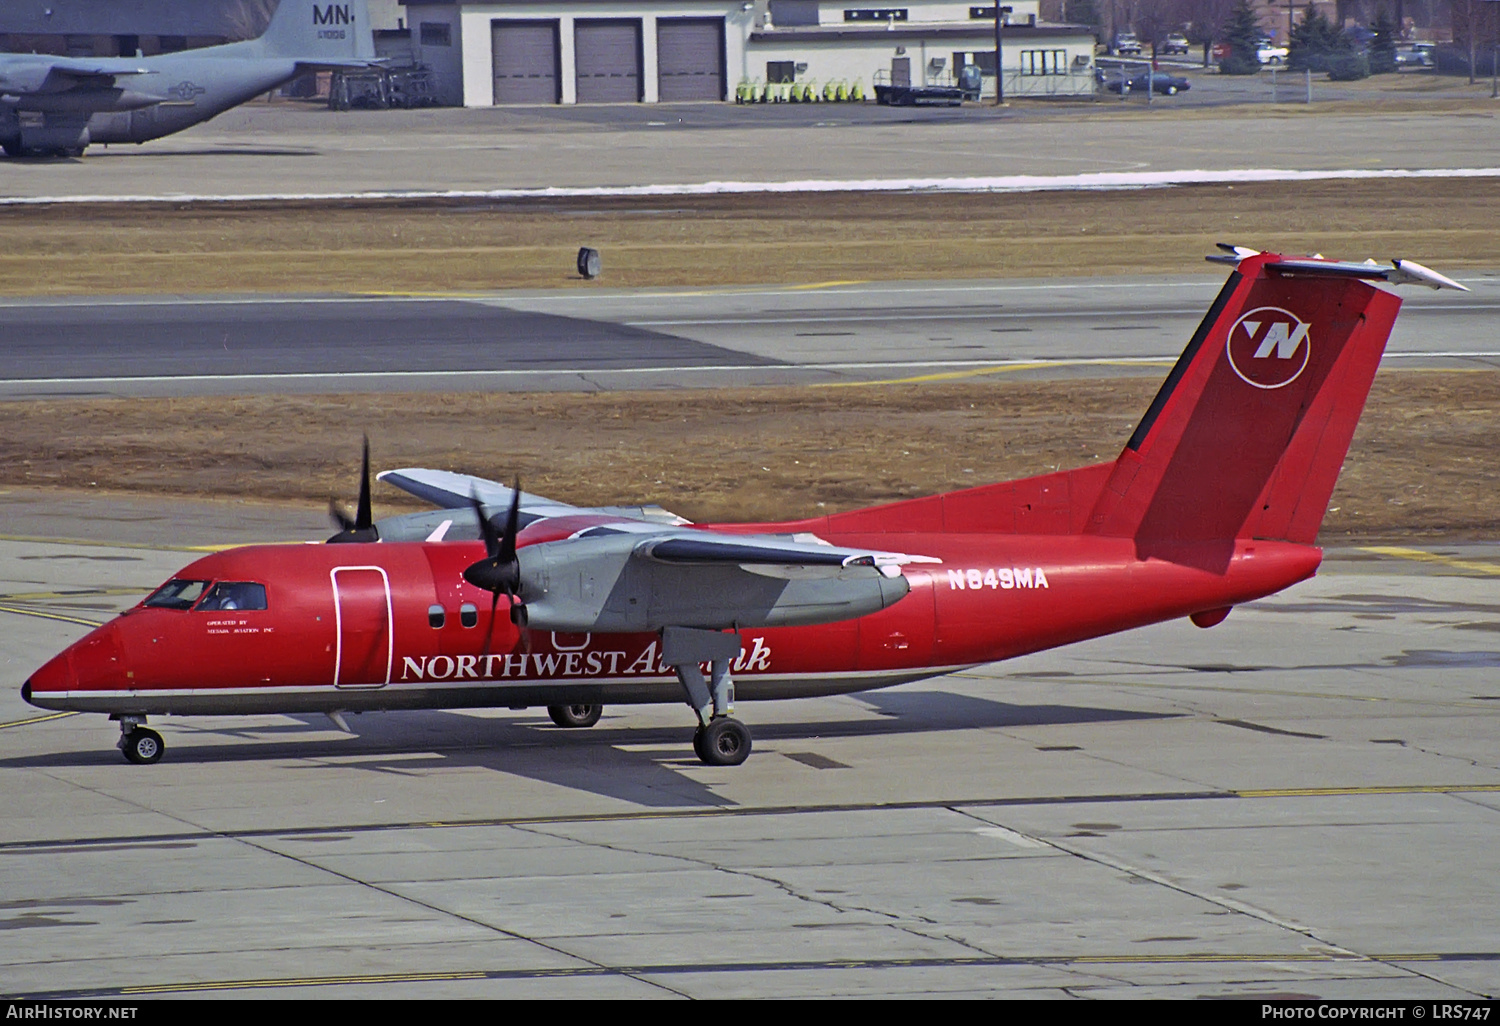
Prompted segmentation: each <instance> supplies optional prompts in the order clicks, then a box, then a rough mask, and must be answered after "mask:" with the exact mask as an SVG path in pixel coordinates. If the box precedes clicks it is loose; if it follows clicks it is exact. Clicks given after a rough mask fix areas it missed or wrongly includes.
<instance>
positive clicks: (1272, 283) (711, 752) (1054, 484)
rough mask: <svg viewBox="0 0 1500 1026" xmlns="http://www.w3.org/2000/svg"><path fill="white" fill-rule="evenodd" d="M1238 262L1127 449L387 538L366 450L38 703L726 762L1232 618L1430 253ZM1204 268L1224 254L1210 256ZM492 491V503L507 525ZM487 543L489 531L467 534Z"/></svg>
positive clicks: (129, 729)
mask: <svg viewBox="0 0 1500 1026" xmlns="http://www.w3.org/2000/svg"><path fill="white" fill-rule="evenodd" d="M1224 248H1225V249H1226V251H1227V252H1226V255H1224V256H1223V257H1222V258H1220V259H1222V260H1223V261H1225V262H1227V263H1230V264H1233V265H1234V267H1235V270H1234V271H1233V273H1231V274H1230V276H1229V280H1228V282H1227V283H1226V284H1225V285H1224V288H1223V290H1222V291H1221V292H1220V293H1219V296H1218V298H1217V299H1215V300H1214V303H1213V306H1212V307H1211V308H1210V310H1209V311H1208V314H1207V316H1206V317H1205V318H1204V320H1203V323H1202V324H1201V325H1200V326H1199V328H1198V330H1197V332H1196V333H1195V334H1194V335H1193V338H1192V340H1191V341H1190V342H1189V343H1188V346H1187V349H1186V350H1185V351H1184V352H1183V354H1182V357H1181V358H1180V359H1179V360H1178V361H1177V364H1176V366H1174V367H1173V368H1172V371H1171V373H1169V374H1168V375H1167V379H1166V382H1165V384H1163V385H1162V387H1161V390H1160V392H1159V393H1158V394H1157V396H1156V398H1155V400H1154V401H1153V402H1152V403H1151V406H1150V407H1149V409H1147V411H1146V414H1145V416H1144V418H1143V419H1142V420H1141V422H1140V424H1139V426H1138V427H1137V428H1136V429H1135V432H1134V433H1133V434H1132V435H1131V436H1130V440H1129V441H1128V442H1126V444H1125V448H1124V451H1123V452H1122V453H1121V454H1120V456H1119V458H1118V459H1115V460H1113V461H1111V462H1108V463H1100V464H1096V465H1093V466H1087V467H1082V468H1080V469H1077V470H1067V471H1062V472H1059V473H1052V474H1044V475H1042V476H1040V477H1031V478H1025V479H1022V480H1017V481H1007V482H1004V483H1001V484H991V485H984V486H981V487H978V488H970V489H966V490H964V491H957V492H949V493H946V494H943V495H935V496H932V497H930V498H924V499H914V500H909V501H904V502H896V503H893V504H890V505H885V506H877V507H873V508H870V509H862V510H856V511H853V512H849V513H836V514H831V515H828V516H819V517H815V518H810V519H805V520H795V521H787V522H783V523H768V524H700V525H693V524H689V523H687V522H686V521H684V520H682V519H681V518H680V517H675V516H673V515H672V514H670V513H667V512H666V511H664V510H661V509H658V508H655V507H617V508H595V509H585V508H580V507H576V506H569V505H567V504H564V503H559V502H552V501H549V500H546V499H543V498H541V497H539V496H534V495H529V494H526V493H524V492H522V491H521V490H520V488H519V484H518V485H517V486H516V487H515V488H506V487H504V486H503V485H497V484H494V483H492V482H488V481H481V480H479V479H477V478H472V477H467V476H464V475H460V474H450V473H446V472H442V471H434V470H420V469H408V470H398V471H392V472H387V473H386V474H384V475H382V477H383V478H384V480H386V481H387V482H389V483H391V484H394V485H397V486H399V487H402V488H405V489H406V490H407V491H410V492H412V493H413V494H416V495H419V496H422V497H423V498H425V499H428V500H430V501H433V502H435V503H436V504H437V505H439V506H442V507H444V508H443V509H441V510H438V511H436V512H428V513H419V514H413V515H410V516H406V517H394V518H390V519H388V520H382V521H379V522H376V521H375V520H374V519H373V516H372V513H371V506H370V480H369V460H368V447H367V449H366V458H365V465H364V472H363V475H362V481H361V494H360V501H359V507H358V510H357V512H356V514H355V515H354V516H353V517H351V516H349V515H348V514H347V513H345V512H343V511H342V510H339V509H337V508H336V507H335V508H334V509H333V514H334V518H335V520H337V521H338V523H339V524H340V526H341V528H342V530H341V531H340V532H339V533H338V534H336V535H334V536H333V537H332V538H330V539H329V541H331V542H340V543H342V544H337V545H309V544H302V545H259V546H247V547H244V548H236V549H230V550H228V551H224V552H220V553H217V554H215V555H211V556H208V557H206V558H203V559H200V560H198V561H197V562H195V563H192V564H190V565H189V566H187V567H185V568H184V569H183V570H182V571H181V572H180V573H179V574H178V575H177V576H175V577H173V578H172V579H171V580H170V581H168V582H167V583H166V584H164V585H162V586H161V587H160V588H159V589H157V590H156V591H155V592H153V593H152V594H151V595H150V596H149V597H147V598H146V599H145V600H144V601H143V602H142V603H141V604H140V605H138V606H136V607H135V608H134V609H131V610H128V611H127V612H126V613H124V614H123V615H121V616H120V617H118V618H117V619H115V620H114V621H112V622H110V623H108V624H106V625H104V626H102V627H100V628H98V629H97V630H95V631H94V632H93V633H91V634H89V635H88V636H87V637H85V638H83V639H82V640H80V641H78V642H77V643H75V644H74V645H72V646H71V647H69V648H68V649H67V650H66V651H64V652H63V653H62V654H61V655H59V656H57V657H56V658H55V659H53V660H52V661H50V662H49V663H47V664H46V665H45V666H43V667H42V668H41V669H40V670H38V671H37V672H36V673H35V674H33V675H32V677H31V679H30V680H28V681H27V682H26V683H25V685H24V687H23V688H22V695H23V696H24V697H25V698H26V700H27V701H29V702H31V703H32V704H34V705H37V706H41V707H42V708H44V709H72V710H81V711H86V712H99V713H107V714H109V716H110V717H111V718H112V719H116V720H118V721H119V722H120V728H121V741H120V747H121V748H122V750H123V751H124V753H125V757H126V758H127V759H129V760H130V761H131V762H137V763H149V762H155V761H156V760H157V759H159V758H161V755H162V750H163V745H162V739H161V737H160V735H158V734H157V733H156V732H155V731H152V730H150V729H148V728H147V727H146V726H145V722H146V717H147V716H148V715H153V714H156V715H165V714H180V715H209V714H245V713H307V712H323V713H326V714H328V715H329V716H330V718H332V719H333V720H334V722H335V723H341V722H342V714H343V713H344V712H347V711H359V710H366V709H417V708H457V707H464V706H470V707H474V706H500V707H505V706H510V707H522V706H531V705H544V706H547V707H548V711H549V713H550V714H551V716H552V718H553V720H554V721H555V722H557V723H558V724H559V725H560V726H573V727H583V726H590V725H592V724H593V723H594V722H596V721H597V720H598V718H599V714H600V710H601V708H602V706H603V704H604V703H644V702H669V701H675V700H682V699H685V700H686V701H687V704H688V706H689V708H690V709H691V710H692V712H693V715H694V717H695V718H696V720H697V730H696V733H695V734H694V749H695V751H696V752H697V754H698V756H699V758H700V759H702V761H703V762H705V763H708V764H711V765H733V764H738V763H740V762H742V761H744V759H745V757H746V755H748V754H749V751H750V744H751V738H750V732H749V730H748V729H747V728H746V727H745V726H744V724H742V723H741V722H740V721H738V720H736V719H734V718H733V717H732V716H731V715H730V713H731V712H732V711H733V703H734V700H735V698H736V692H738V697H739V698H742V699H759V698H765V699H777V698H798V697H807V696H814V695H829V694H837V693H841V692H851V691H863V690H866V689H870V688H878V687H885V686H888V685H892V684H900V683H902V682H904V681H912V680H918V679H921V678H924V677H932V676H935V675H938V674H943V673H949V672H952V671H954V670H959V669H962V668H965V667H969V666H973V665H976V664H979V663H987V662H991V661H994V660H999V659H1008V658H1011V657H1013V656H1018V655H1022V654H1024V653H1028V652H1036V651H1039V650H1041V649H1046V648H1052V647H1054V646H1057V645H1065V644H1068V643H1070V642H1074V641H1081V640H1083V639H1085V638H1094V637H1099V636H1101V635H1105V634H1110V633H1113V632H1115V631H1122V630H1126V629H1129V628H1132V627H1140V626H1143V625H1145V624H1150V623H1157V622H1160V621H1163V620H1169V619H1173V618H1177V617H1188V618H1190V619H1191V620H1192V622H1193V623H1195V624H1197V625H1198V626H1200V627H1212V626H1213V625H1215V624H1217V623H1219V622H1220V621H1222V620H1223V619H1224V618H1225V616H1227V615H1228V614H1229V611H1230V609H1231V608H1232V607H1234V606H1235V605H1237V604H1239V603H1241V602H1249V601H1252V600H1254V599H1257V598H1261V597H1262V596H1265V595H1270V594H1272V593H1273V592H1276V591H1279V590H1281V589H1282V588H1285V587H1287V586H1289V585H1291V584H1295V583H1296V582H1298V581H1301V580H1304V579H1305V578H1307V577H1310V576H1312V574H1313V573H1314V572H1315V571H1316V569H1317V567H1318V563H1319V561H1320V559H1321V555H1322V553H1321V551H1320V550H1319V549H1317V548H1315V547H1314V545H1313V542H1314V540H1315V539H1316V537H1317V533H1318V527H1319V525H1320V524H1321V523H1322V520H1323V514H1324V511H1325V510H1326V509H1327V506H1328V499H1329V496H1330V494H1331V493H1332V491H1333V487H1334V481H1335V479H1336V478H1337V477H1338V473H1339V468H1340V466H1341V464H1342V463H1343V460H1344V455H1345V453H1346V452H1347V450H1348V447H1349V441H1350V438H1351V437H1352V436H1353V433H1354V428H1355V424H1356V423H1357V422H1358V420H1359V415H1360V411H1361V410H1362V409H1363V407H1364V403H1365V397H1366V395H1367V394H1368V392H1369V388H1370V383H1371V380H1372V379H1373V377H1374V375H1375V370H1376V368H1377V366H1378V365H1379V363H1380V358H1381V354H1382V352H1383V350H1384V348H1385V343H1386V339H1387V337H1388V336H1389V334H1390V331H1391V326H1392V324H1393V323H1394V322H1395V318H1396V311H1397V310H1398V309H1399V307H1400V300H1398V299H1397V298H1396V297H1395V296H1394V295H1393V294H1391V293H1389V292H1386V291H1384V290H1382V289H1379V288H1376V287H1374V286H1372V285H1370V284H1368V282H1369V281H1383V282H1385V283H1387V284H1391V285H1396V284H1409V283H1414V284H1420V285H1425V286H1428V287H1431V288H1457V289H1462V288H1463V286H1462V285H1459V284H1458V283H1457V282H1454V281H1451V280H1450V279H1448V278H1445V277H1443V276H1442V275H1439V274H1436V273H1435V272H1432V271H1429V270H1427V269H1426V268H1424V267H1422V266H1421V265H1419V264H1415V263H1410V262H1406V261H1396V262H1395V263H1394V264H1392V265H1390V266H1381V265H1376V264H1375V263H1373V262H1369V263H1363V264H1358V263H1342V262H1338V261H1333V260H1326V259H1324V258H1322V257H1316V256H1315V257H1285V256H1277V255H1273V254H1264V253H1257V252H1255V251H1254V250H1249V249H1237V248H1233V247H1224ZM1211 259H1213V258H1211ZM486 503H493V504H494V505H495V506H497V507H501V508H502V509H503V512H500V513H492V512H491V509H489V508H487V506H486ZM461 535H467V536H468V537H469V538H470V539H472V540H463V538H462V537H461Z"/></svg>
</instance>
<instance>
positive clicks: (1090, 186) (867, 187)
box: [0, 167, 1500, 206]
mask: <svg viewBox="0 0 1500 1026" xmlns="http://www.w3.org/2000/svg"><path fill="white" fill-rule="evenodd" d="M1497 177H1500V168H1494V167H1481V168H1419V169H1406V168H1359V169H1346V170H1345V169H1341V170H1289V169H1283V168H1232V169H1228V170H1221V171H1209V170H1205V169H1201V168H1192V169H1183V170H1180V171H1092V172H1085V173H1082V174H1072V175H991V176H975V177H966V178H960V177H949V178H844V179H839V178H815V179H803V180H798V181H785V182H745V181H717V182H695V183H684V184H671V185H623V186H555V185H554V186H546V187H540V188H538V187H533V188H518V189H431V190H427V189H411V190H395V191H390V190H369V191H366V192H326V193H316V192H301V193H261V194H255V193H243V194H233V193H218V194H216V193H171V194H162V195H155V196H152V195H113V194H100V195H93V196H89V195H81V196H6V197H3V198H0V205H8V206H43V205H49V204H70V203H111V204H114V203H119V204H134V203H164V202H165V203H254V202H279V203H287V202H306V201H324V202H326V201H329V200H376V199H383V200H404V201H411V200H440V199H463V200H500V199H517V200H525V199H558V198H574V197H577V198H602V197H632V196H720V195H757V194H765V193H829V192H932V193H944V192H959V193H963V192H975V193H977V192H1068V191H1077V190H1084V191H1093V190H1100V189H1146V188H1165V187H1170V186H1180V185H1213V184H1221V183H1241V182H1246V183H1249V182H1318V181H1339V180H1349V179H1409V178H1497Z"/></svg>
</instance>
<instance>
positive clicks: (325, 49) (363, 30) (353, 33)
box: [216, 0, 375, 66]
mask: <svg viewBox="0 0 1500 1026" xmlns="http://www.w3.org/2000/svg"><path fill="white" fill-rule="evenodd" d="M231 46H232V47H233V48H235V49H241V50H243V51H244V52H245V54H246V55H247V56H248V55H253V56H257V57H281V58H292V59H295V60H297V61H300V62H303V63H308V64H319V63H323V64H329V65H335V66H336V65H338V64H340V63H343V62H348V61H359V60H369V59H372V58H374V56H375V43H374V34H373V32H372V30H371V25H370V13H369V10H368V9H367V7H366V4H365V0H332V2H326V0H280V3H279V4H277V7H276V11H275V13H273V14H272V15H271V22H270V24H269V25H267V26H266V31H265V32H264V33H262V34H261V36H260V38H259V39H251V40H246V41H245V42H243V43H235V44H231ZM230 48H231V47H219V48H216V49H219V50H227V49H230Z"/></svg>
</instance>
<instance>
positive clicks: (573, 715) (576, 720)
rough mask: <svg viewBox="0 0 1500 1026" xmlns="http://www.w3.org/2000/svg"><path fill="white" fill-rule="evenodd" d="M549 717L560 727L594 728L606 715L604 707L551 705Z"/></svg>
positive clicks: (548, 709) (548, 710)
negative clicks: (601, 717)
mask: <svg viewBox="0 0 1500 1026" xmlns="http://www.w3.org/2000/svg"><path fill="white" fill-rule="evenodd" d="M547 715H548V716H550V717H552V722H553V723H555V724H557V725H558V726H559V727H592V726H593V725H594V724H596V723H598V722H599V717H600V716H602V715H604V706H602V705H549V706H547Z"/></svg>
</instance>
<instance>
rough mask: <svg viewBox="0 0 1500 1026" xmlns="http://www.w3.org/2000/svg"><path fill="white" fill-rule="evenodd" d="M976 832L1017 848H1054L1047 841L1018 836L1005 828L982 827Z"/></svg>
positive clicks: (1022, 835) (1023, 835)
mask: <svg viewBox="0 0 1500 1026" xmlns="http://www.w3.org/2000/svg"><path fill="white" fill-rule="evenodd" d="M974 832H975V833H976V834H978V835H979V836H980V837H993V838H994V839H995V840H997V841H1006V842H1008V843H1010V844H1014V845H1015V846H1016V847H1017V848H1050V847H1052V845H1050V844H1048V843H1047V842H1046V841H1038V840H1037V839H1036V838H1035V837H1027V836H1026V835H1025V834H1018V833H1016V832H1015V831H1014V830H1007V829H1005V828H1004V827H980V828H978V829H977V830H975V831H974Z"/></svg>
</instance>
